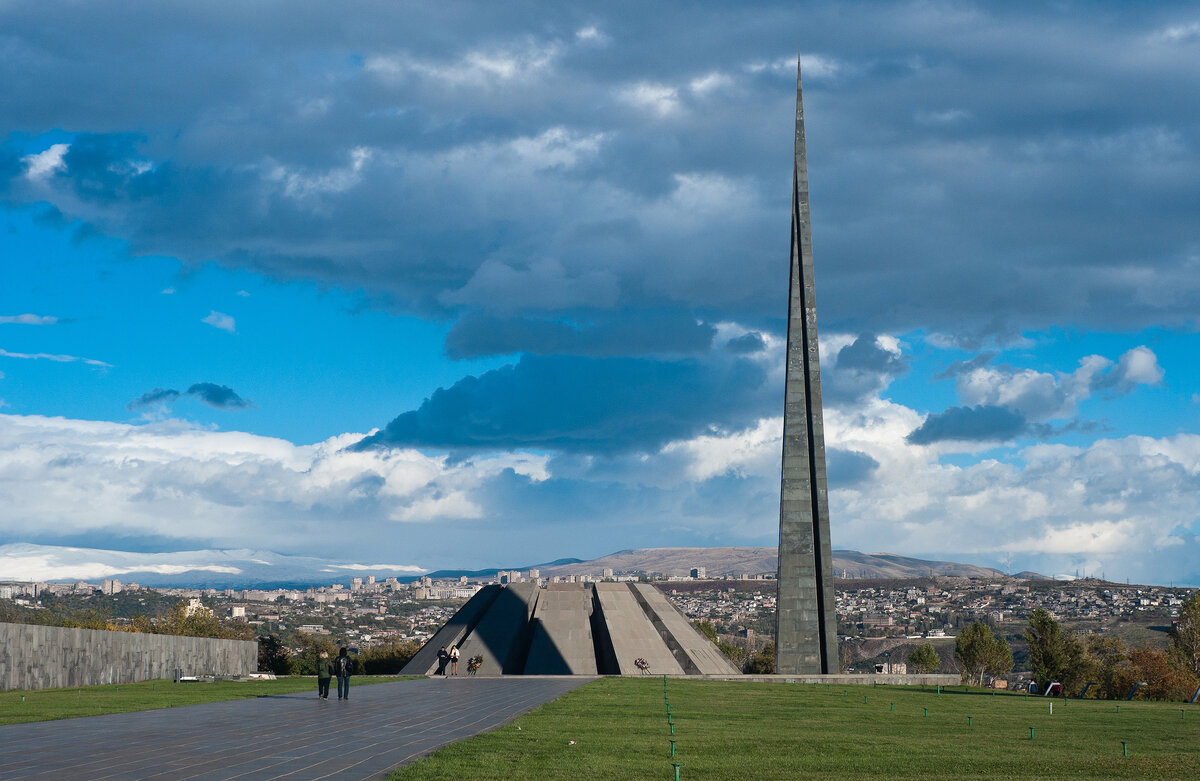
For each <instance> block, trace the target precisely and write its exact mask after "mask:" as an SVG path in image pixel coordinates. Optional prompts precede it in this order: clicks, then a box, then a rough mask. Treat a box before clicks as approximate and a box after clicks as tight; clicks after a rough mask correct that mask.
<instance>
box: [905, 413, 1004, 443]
mask: <svg viewBox="0 0 1200 781" xmlns="http://www.w3.org/2000/svg"><path fill="white" fill-rule="evenodd" d="M1026 425H1027V423H1026V420H1025V416H1023V415H1021V414H1020V413H1018V412H1013V411H1012V410H1009V409H1005V408H1004V407H994V406H986V405H980V406H978V407H950V408H949V409H947V410H946V411H945V412H939V413H937V414H934V415H930V416H929V417H927V418H926V419H925V422H924V423H922V424H921V425H920V426H918V427H917V428H916V429H914V430H913V432H912V433H911V434H909V435H908V437H907V440H908V442H909V443H910V444H913V445H932V444H933V443H934V442H943V441H947V440H950V441H959V442H991V441H998V442H1003V441H1006V440H1009V439H1012V438H1014V437H1016V436H1017V435H1018V434H1021V433H1022V432H1023V431H1025V429H1026Z"/></svg>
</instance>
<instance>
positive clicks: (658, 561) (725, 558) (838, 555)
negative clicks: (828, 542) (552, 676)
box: [542, 547, 1004, 578]
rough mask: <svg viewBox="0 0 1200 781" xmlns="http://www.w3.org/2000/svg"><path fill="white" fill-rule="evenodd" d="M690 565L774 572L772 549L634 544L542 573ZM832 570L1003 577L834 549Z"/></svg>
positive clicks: (858, 574)
mask: <svg viewBox="0 0 1200 781" xmlns="http://www.w3.org/2000/svg"><path fill="white" fill-rule="evenodd" d="M693 567H703V568H704V569H705V572H706V574H707V575H708V576H709V577H716V576H721V575H733V576H735V577H736V576H738V575H741V574H743V573H745V574H750V575H754V574H759V573H770V572H775V570H776V550H775V548H752V547H727V548H633V549H629V550H623V551H618V552H616V553H612V554H610V555H608V556H602V557H601V558H598V559H592V560H591V561H581V562H578V563H570V564H563V565H557V566H547V567H542V575H543V576H549V575H584V574H596V573H599V572H601V571H602V570H604V569H612V570H613V571H614V572H627V573H631V572H639V573H640V572H644V573H651V572H657V573H661V574H664V575H687V574H688V571H689V570H691V569H692V568H693ZM833 568H834V577H838V578H841V577H849V578H915V577H924V576H929V575H945V576H955V577H965V578H994V577H1004V573H1002V572H1000V571H999V570H996V569H992V568H990V567H977V566H974V565H972V564H958V563H955V562H949V561H927V560H925V559H914V558H910V557H907V556H898V555H896V554H893V553H860V552H858V551H851V550H835V551H834V552H833Z"/></svg>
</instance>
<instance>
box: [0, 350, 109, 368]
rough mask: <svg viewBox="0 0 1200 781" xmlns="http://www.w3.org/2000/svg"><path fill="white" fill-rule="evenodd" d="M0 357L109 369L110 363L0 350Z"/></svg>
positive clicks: (68, 356) (67, 356)
mask: <svg viewBox="0 0 1200 781" xmlns="http://www.w3.org/2000/svg"><path fill="white" fill-rule="evenodd" d="M0 357H4V358H21V359H24V360H28V361H54V362H55V363H85V364H87V365H88V366H99V367H101V368H104V369H111V368H112V364H111V363H105V362H104V361H98V360H96V359H95V358H80V357H79V356H77V355H56V354H54V353H14V352H9V351H8V350H2V349H0Z"/></svg>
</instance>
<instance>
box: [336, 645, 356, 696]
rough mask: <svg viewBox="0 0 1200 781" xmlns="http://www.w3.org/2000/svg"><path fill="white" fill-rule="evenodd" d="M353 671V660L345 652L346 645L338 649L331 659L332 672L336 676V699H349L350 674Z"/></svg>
mask: <svg viewBox="0 0 1200 781" xmlns="http://www.w3.org/2000/svg"><path fill="white" fill-rule="evenodd" d="M353 673H354V660H353V659H351V658H350V657H349V656H348V655H347V654H346V646H342V649H341V650H340V651H338V655H337V658H336V659H334V660H333V674H334V675H336V676H337V682H338V699H339V700H348V699H350V676H351V675H352V674H353Z"/></svg>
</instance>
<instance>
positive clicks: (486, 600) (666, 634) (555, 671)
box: [403, 60, 838, 675]
mask: <svg viewBox="0 0 1200 781" xmlns="http://www.w3.org/2000/svg"><path fill="white" fill-rule="evenodd" d="M795 129H796V136H795V147H794V155H793V161H792V231H791V270H790V274H789V293H788V328H787V334H788V335H787V369H786V379H785V383H784V386H785V389H784V416H783V471H782V482H781V487H780V503H779V571H778V581H777V582H778V588H779V596H778V600H777V609H776V619H775V620H776V623H775V638H776V639H775V672H776V673H777V674H781V675H830V674H836V673H837V672H838V652H837V618H836V615H835V613H834V592H833V553H832V550H831V546H830V539H829V500H828V486H827V484H826V469H825V437H824V427H823V425H822V421H821V374H820V371H821V370H820V359H819V355H818V345H817V307H816V292H815V291H816V286H815V283H814V279H813V260H812V226H811V223H810V218H809V201H808V164H807V161H806V159H805V142H804V103H803V94H802V84H801V74H800V63H799V61H798V60H797V64H796V128H795ZM454 645H457V646H459V649H460V653H461V656H462V658H464V659H476V658H477V659H479V660H480V664H479V669H478V674H481V675H503V674H507V675H535V674H536V675H597V674H600V675H606V674H607V675H622V674H624V675H628V674H637V673H641V672H646V671H647V670H649V671H652V672H654V673H657V674H662V673H665V674H674V675H729V674H734V675H736V674H738V672H739V671H738V670H737V669H736V668H735V667H734V666H733V665H732V664H731V663H730V662H729V660H728V659H726V658H725V656H724V655H723V654H722V653H721V652H720V651H719V650H718V649H717V647H716V645H714V644H713V643H712V642H710V641H709V640H708V639H707V638H706V637H704V636H703V635H701V634H700V633H699V632H698V631H697V630H696V629H695V628H694V627H693V626H692V625H691V622H690V621H689V620H688V619H687V617H686V616H685V615H683V613H682V612H680V611H679V609H678V608H676V607H675V606H674V605H672V604H671V602H670V601H669V600H668V599H667V598H666V596H665V595H664V594H663V593H662V592H661V591H659V590H658V589H657V588H655V587H654V586H653V585H650V584H647V583H625V582H617V583H611V582H601V583H595V584H576V583H552V584H549V585H548V586H546V587H545V588H539V587H538V584H537V583H519V584H513V585H507V586H503V585H491V586H487V587H485V588H484V589H483V590H482V591H480V592H479V593H477V594H476V595H475V596H474V597H473V598H472V599H471V601H470V602H468V603H467V604H466V605H464V606H463V607H462V609H461V610H459V611H458V612H457V613H456V614H455V615H454V616H453V617H452V618H451V619H450V621H448V622H447V623H446V624H445V625H444V626H443V627H442V628H441V629H440V630H439V631H438V632H437V634H436V635H434V637H433V638H432V639H430V640H429V642H427V643H426V644H425V645H424V646H423V647H422V648H421V650H420V651H419V652H418V653H417V655H416V656H415V657H414V658H413V659H412V661H410V662H409V664H408V665H407V666H406V667H405V668H404V671H403V672H404V674H406V675H414V674H415V675H428V674H429V673H431V672H432V671H433V670H434V669H435V668H436V666H437V662H438V660H437V653H438V650H439V649H442V648H447V649H448V648H450V647H451V646H454ZM635 662H638V663H640V664H637V665H635ZM641 664H645V665H646V667H642V666H641Z"/></svg>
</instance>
